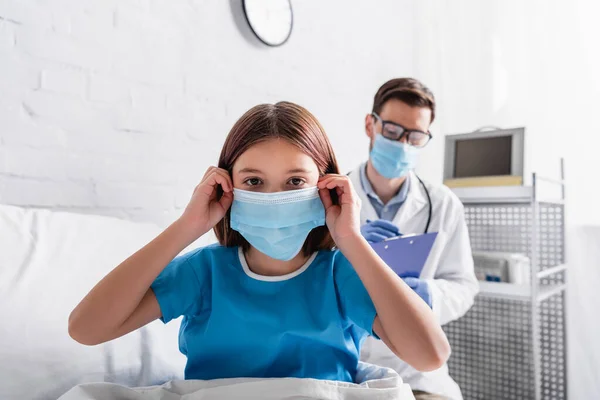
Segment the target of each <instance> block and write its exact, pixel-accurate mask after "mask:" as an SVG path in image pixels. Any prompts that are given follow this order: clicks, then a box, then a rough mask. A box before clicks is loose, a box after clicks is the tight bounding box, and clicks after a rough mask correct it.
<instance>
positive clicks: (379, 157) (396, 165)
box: [370, 133, 419, 179]
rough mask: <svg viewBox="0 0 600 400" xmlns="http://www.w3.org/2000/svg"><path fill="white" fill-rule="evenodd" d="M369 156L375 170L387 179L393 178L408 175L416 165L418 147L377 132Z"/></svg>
mask: <svg viewBox="0 0 600 400" xmlns="http://www.w3.org/2000/svg"><path fill="white" fill-rule="evenodd" d="M370 156H371V163H372V164H373V167H374V168H375V169H376V170H377V172H379V173H380V174H381V175H382V176H384V177H386V178H388V179H393V178H400V177H402V176H406V175H408V173H409V172H410V171H411V170H412V169H414V168H415V167H416V165H417V161H418V158H419V149H418V148H416V147H414V146H411V145H410V144H408V143H402V142H399V141H397V140H391V139H388V138H386V137H383V135H382V134H381V133H377V134H376V135H375V143H374V144H373V148H372V149H371V154H370Z"/></svg>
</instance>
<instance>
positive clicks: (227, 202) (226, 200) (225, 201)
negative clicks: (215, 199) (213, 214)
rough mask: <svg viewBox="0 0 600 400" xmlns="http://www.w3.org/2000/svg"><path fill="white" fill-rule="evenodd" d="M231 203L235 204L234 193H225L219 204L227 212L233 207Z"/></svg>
mask: <svg viewBox="0 0 600 400" xmlns="http://www.w3.org/2000/svg"><path fill="white" fill-rule="evenodd" d="M231 203H233V192H224V193H223V196H221V199H220V200H219V204H220V205H221V207H223V210H224V211H227V210H228V209H229V207H231Z"/></svg>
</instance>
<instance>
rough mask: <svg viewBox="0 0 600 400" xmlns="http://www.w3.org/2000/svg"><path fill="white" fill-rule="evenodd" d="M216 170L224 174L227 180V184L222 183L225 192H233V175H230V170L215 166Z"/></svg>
mask: <svg viewBox="0 0 600 400" xmlns="http://www.w3.org/2000/svg"><path fill="white" fill-rule="evenodd" d="M214 172H215V173H217V174H219V175H220V176H222V177H223V178H224V179H225V180H226V181H227V185H221V187H223V191H224V192H231V191H232V190H233V183H232V182H231V177H230V176H229V172H227V171H225V170H224V169H221V168H215V169H214Z"/></svg>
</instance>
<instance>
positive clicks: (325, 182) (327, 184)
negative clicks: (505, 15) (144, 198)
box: [318, 176, 340, 189]
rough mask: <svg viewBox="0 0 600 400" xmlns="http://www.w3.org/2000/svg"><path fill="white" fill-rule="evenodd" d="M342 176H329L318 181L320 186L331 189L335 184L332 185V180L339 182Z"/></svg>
mask: <svg viewBox="0 0 600 400" xmlns="http://www.w3.org/2000/svg"><path fill="white" fill-rule="evenodd" d="M339 179H340V178H339V177H337V176H329V177H328V178H326V179H323V180H322V181H320V182H319V183H318V185H319V187H320V188H326V187H328V188H329V189H333V188H334V187H335V186H330V185H331V184H332V182H337V181H338V180H339Z"/></svg>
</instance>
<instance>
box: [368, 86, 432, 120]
mask: <svg viewBox="0 0 600 400" xmlns="http://www.w3.org/2000/svg"><path fill="white" fill-rule="evenodd" d="M390 99H396V100H400V101H401V102H403V103H406V104H408V105H409V106H411V107H425V108H429V109H430V110H431V121H430V123H431V122H433V120H434V119H435V97H434V96H433V92H432V91H431V90H429V88H428V87H427V86H425V85H424V84H422V83H421V82H420V81H418V80H416V79H414V78H396V79H391V80H389V81H387V82H386V83H384V84H383V85H382V86H381V87H380V88H379V90H378V91H377V93H376V94H375V98H374V99H373V111H372V112H374V113H377V115H379V114H380V113H381V109H382V108H383V105H384V104H385V103H386V102H387V101H388V100H390Z"/></svg>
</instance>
